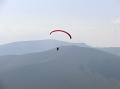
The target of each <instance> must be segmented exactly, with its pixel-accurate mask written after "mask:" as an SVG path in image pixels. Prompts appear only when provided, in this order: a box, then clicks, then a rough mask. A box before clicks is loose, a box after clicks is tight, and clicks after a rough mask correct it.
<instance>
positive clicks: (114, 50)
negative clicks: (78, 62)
mask: <svg viewBox="0 0 120 89" xmlns="http://www.w3.org/2000/svg"><path fill="white" fill-rule="evenodd" d="M98 49H100V50H103V51H105V52H108V53H112V54H115V55H118V56H120V47H104V48H98Z"/></svg>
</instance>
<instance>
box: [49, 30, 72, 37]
mask: <svg viewBox="0 0 120 89" xmlns="http://www.w3.org/2000/svg"><path fill="white" fill-rule="evenodd" d="M53 32H63V33H66V34H67V35H68V36H69V37H70V39H72V36H71V35H70V33H68V32H67V31H64V30H53V31H51V32H50V35H51V34H52V33H53Z"/></svg>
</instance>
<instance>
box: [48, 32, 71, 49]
mask: <svg viewBox="0 0 120 89" xmlns="http://www.w3.org/2000/svg"><path fill="white" fill-rule="evenodd" d="M54 32H63V33H66V34H67V35H68V36H69V37H70V39H72V36H71V35H70V33H68V32H67V31H64V30H53V31H51V32H50V35H51V34H52V33H54ZM58 50H59V47H57V51H58Z"/></svg>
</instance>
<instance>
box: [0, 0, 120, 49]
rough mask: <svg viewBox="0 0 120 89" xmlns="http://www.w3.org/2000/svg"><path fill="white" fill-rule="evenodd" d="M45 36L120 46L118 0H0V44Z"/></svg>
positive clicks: (103, 45) (119, 6) (91, 43)
mask: <svg viewBox="0 0 120 89" xmlns="http://www.w3.org/2000/svg"><path fill="white" fill-rule="evenodd" d="M54 29H64V30H66V31H68V32H70V33H71V35H72V37H73V39H72V40H69V37H68V36H67V35H66V34H63V33H61V34H60V33H56V34H52V35H51V36H50V35H49V33H50V31H52V30H54ZM44 39H56V40H63V41H69V42H77V43H86V44H88V45H91V46H97V47H101V46H102V47H107V46H112V47H113V46H117V47H118V46H119V47H120V0H2V1H1V0H0V44H5V43H9V42H14V41H22V40H44Z"/></svg>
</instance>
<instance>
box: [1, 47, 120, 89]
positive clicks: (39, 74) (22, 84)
mask: <svg viewBox="0 0 120 89" xmlns="http://www.w3.org/2000/svg"><path fill="white" fill-rule="evenodd" d="M119 68H120V57H119V56H116V55H113V54H110V53H107V52H104V51H101V50H97V49H94V48H88V47H78V46H62V47H60V49H59V51H57V50H56V48H54V49H51V50H48V51H44V52H37V53H29V54H23V55H8V56H1V57H0V75H1V78H2V81H3V83H4V86H5V87H6V89H120V69H119Z"/></svg>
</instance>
